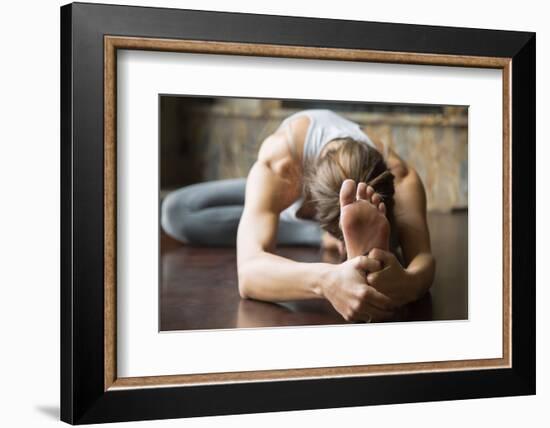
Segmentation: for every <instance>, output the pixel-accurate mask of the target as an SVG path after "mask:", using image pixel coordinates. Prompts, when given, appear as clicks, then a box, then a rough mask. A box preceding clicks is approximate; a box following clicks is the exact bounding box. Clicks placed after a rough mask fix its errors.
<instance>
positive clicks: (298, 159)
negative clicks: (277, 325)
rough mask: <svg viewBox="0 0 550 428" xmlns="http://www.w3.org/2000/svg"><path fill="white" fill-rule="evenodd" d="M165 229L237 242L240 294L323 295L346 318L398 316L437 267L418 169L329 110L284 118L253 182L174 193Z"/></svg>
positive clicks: (206, 240) (271, 297)
mask: <svg viewBox="0 0 550 428" xmlns="http://www.w3.org/2000/svg"><path fill="white" fill-rule="evenodd" d="M161 224H162V227H163V229H164V230H165V232H166V233H167V234H168V235H170V236H172V237H174V238H175V239H178V240H180V241H182V242H188V243H192V244H199V245H212V246H221V245H235V242H236V245H237V264H238V266H237V267H238V279H239V292H240V294H241V296H242V297H243V298H253V299H258V300H265V301H271V302H277V301H288V300H297V299H315V298H324V299H327V300H328V301H329V302H330V303H331V304H332V306H333V307H334V308H335V309H336V310H337V311H338V312H339V313H340V314H341V315H342V316H343V317H344V318H345V319H346V320H349V321H367V322H370V321H377V320H387V319H392V318H393V317H394V314H395V311H396V310H397V309H398V308H399V307H401V306H403V305H405V304H407V303H409V302H412V301H415V300H417V299H418V298H420V297H421V296H422V295H423V294H424V293H425V292H426V291H427V290H428V289H429V287H430V286H431V284H432V281H433V277H434V272H435V260H434V258H433V256H432V254H431V249H430V237H429V231H428V226H427V222H426V196H425V192H424V188H423V185H422V182H421V181H420V178H419V177H418V175H417V173H416V171H415V170H414V169H413V168H411V167H410V166H409V165H407V164H406V163H405V162H404V161H403V160H402V159H401V158H399V156H398V155H397V154H396V153H395V152H394V151H393V150H391V149H389V148H387V147H385V146H384V145H383V144H382V143H379V142H377V141H374V142H373V140H371V139H370V138H369V137H368V136H367V135H366V133H365V132H363V130H362V129H361V128H360V127H359V125H358V124H356V123H353V122H351V121H349V120H347V119H345V118H343V117H341V116H339V115H337V114H336V113H334V112H332V111H329V110H305V111H301V112H298V113H295V114H294V115H292V116H290V117H288V118H287V119H285V120H284V121H283V122H282V123H281V125H280V126H279V128H278V129H277V130H276V131H275V133H273V134H272V135H270V136H269V137H268V138H266V139H265V141H264V142H263V143H262V145H261V147H260V150H259V153H258V158H257V160H256V162H255V163H254V165H253V166H252V168H251V170H250V173H249V174H248V178H247V179H244V178H243V179H231V180H219V181H213V182H206V183H200V184H195V185H191V186H187V187H184V188H182V189H180V190H177V191H175V192H172V193H171V194H169V195H168V196H167V197H166V199H165V200H164V202H163V205H162V213H161ZM277 243H279V244H282V245H321V246H323V247H325V248H327V249H335V250H337V251H339V253H340V254H341V255H342V263H339V264H331V263H302V262H296V261H293V260H289V259H286V258H284V257H280V256H278V255H275V254H274V252H273V250H274V247H275V245H276V244H277Z"/></svg>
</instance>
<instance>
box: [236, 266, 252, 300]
mask: <svg viewBox="0 0 550 428" xmlns="http://www.w3.org/2000/svg"><path fill="white" fill-rule="evenodd" d="M237 278H238V279H237V282H238V286H239V296H241V299H249V298H250V297H251V295H250V293H251V290H250V287H251V283H252V281H251V278H250V269H248V268H247V266H245V265H243V266H239V267H238V272H237Z"/></svg>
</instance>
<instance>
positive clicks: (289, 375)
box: [104, 36, 512, 391]
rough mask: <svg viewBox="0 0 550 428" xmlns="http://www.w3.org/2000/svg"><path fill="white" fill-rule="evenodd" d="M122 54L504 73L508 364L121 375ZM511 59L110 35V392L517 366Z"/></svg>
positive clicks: (107, 182)
mask: <svg viewBox="0 0 550 428" xmlns="http://www.w3.org/2000/svg"><path fill="white" fill-rule="evenodd" d="M117 49H132V50H149V51H169V52H182V53H202V54H218V55H243V56H262V57H280V58H297V59H324V60H339V61H361V62H381V63H398V64H418V65H442V66H455V67H478V68H494V69H501V70H502V82H503V85H502V91H503V106H502V107H503V109H502V120H503V123H502V125H503V135H502V138H503V141H502V144H503V219H502V220H503V255H502V256H503V312H502V314H503V320H502V335H503V340H502V344H503V347H502V348H503V349H502V358H492V359H474V360H457V361H433V362H422V363H401V364H377V365H359V366H343V367H322V368H305V369H282V370H261V371H244V372H226V373H204V374H187V375H170V376H147V377H127V378H119V377H117V367H116V361H117V358H116V306H117V305H116V236H117V233H116V226H117V218H116V188H117V186H116V177H117V170H116V163H117V162H116V128H117V126H116V124H117V118H116V81H117V74H116V71H117V70H116V66H117V57H116V53H117ZM511 65H512V59H511V58H498V57H479V56H460V55H439V54H419V53H407V52H382V51H371V50H361V49H336V48H320V47H302V46H283V45H268V44H250V43H232V42H212V41H196V40H170V39H155V38H139V37H119V36H105V37H104V329H105V331H104V389H105V391H107V390H111V389H122V388H140V387H162V386H178V385H179V386H192V385H198V384H219V383H236V382H259V381H270V380H296V379H311V378H336V377H358V376H368V375H381V374H387V375H391V374H404V373H419V372H441V371H456V370H471V369H476V370H479V369H496V368H507V367H511V362H512V354H511V338H512V312H511V292H512V290H511V276H512V270H511V269H512V266H511V238H512V235H511V228H512V224H511V210H512V207H511V186H512V170H511V153H510V151H511V123H512V122H511V115H512V110H511V84H512V80H511V79H512V71H511V70H512V67H511Z"/></svg>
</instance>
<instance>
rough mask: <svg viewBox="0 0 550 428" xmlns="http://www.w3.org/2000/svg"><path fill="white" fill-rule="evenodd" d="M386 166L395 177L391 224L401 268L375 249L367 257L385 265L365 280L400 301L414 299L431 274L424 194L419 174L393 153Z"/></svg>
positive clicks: (427, 284)
mask: <svg viewBox="0 0 550 428" xmlns="http://www.w3.org/2000/svg"><path fill="white" fill-rule="evenodd" d="M388 166H389V167H390V169H391V170H392V172H393V173H394V175H395V176H396V181H395V194H394V202H395V203H394V220H395V222H394V226H395V227H396V229H397V234H398V237H399V241H400V244H401V248H402V250H403V256H404V262H405V266H403V267H401V265H400V264H399V262H397V260H395V257H393V255H391V254H388V253H387V252H384V251H380V250H376V251H374V252H373V254H372V255H371V256H372V257H373V258H375V259H376V260H379V261H380V262H382V263H383V264H384V265H385V266H387V268H386V269H382V270H381V271H380V272H377V273H373V274H370V275H369V276H368V277H367V281H368V282H369V284H370V285H373V286H374V287H376V288H377V289H378V290H380V291H382V292H383V293H386V294H388V295H389V296H390V297H393V298H394V299H395V300H397V301H399V302H400V303H401V304H403V303H408V302H411V301H414V300H417V299H418V298H420V297H421V296H422V295H423V294H424V293H426V291H428V290H429V288H430V287H431V285H432V283H433V279H434V275H435V259H434V257H433V255H432V252H431V245H430V233H429V230H428V223H427V218H426V193H425V191H424V186H423V185H422V181H421V180H420V177H419V176H418V174H417V173H416V171H415V170H414V169H413V168H411V167H408V166H407V165H406V164H405V162H404V161H402V160H401V159H399V158H398V157H397V155H396V154H394V153H392V154H391V159H390V160H388Z"/></svg>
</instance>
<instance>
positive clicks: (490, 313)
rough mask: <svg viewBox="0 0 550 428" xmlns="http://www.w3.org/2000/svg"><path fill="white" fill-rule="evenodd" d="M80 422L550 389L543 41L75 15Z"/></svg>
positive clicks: (190, 17)
mask: <svg viewBox="0 0 550 428" xmlns="http://www.w3.org/2000/svg"><path fill="white" fill-rule="evenodd" d="M61 195H62V198H61V199H62V205H61V244H62V245H61V252H62V253H61V256H62V257H61V278H62V280H61V419H62V420H63V421H65V422H68V423H71V424H85V423H98V422H116V421H129V420H145V419H163V418H179V417H190V416H202V415H223V414H237V413H252V412H270V411H283V410H299V409H315V408H327V407H344V406H362V405H374V404H389V403H406V402H418V401H436V400H454V399H466V398H481V397H496V396H512V395H528V394H534V393H535V257H534V254H535V34H534V33H527V32H512V31H500V30H499V31H496V30H485V29H467V28H450V27H434V26H419V25H409V24H395V23H374V22H359V21H342V20H327V19H314V18H298V17H284V16H268V15H252V14H236V13H221V12H205V11H192V10H177V9H161V8H142V7H128V6H116V5H93V4H79V3H74V4H69V5H66V6H63V7H62V8H61Z"/></svg>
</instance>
